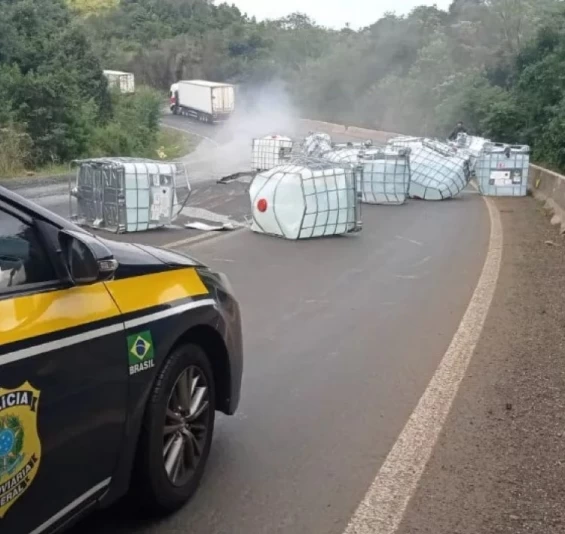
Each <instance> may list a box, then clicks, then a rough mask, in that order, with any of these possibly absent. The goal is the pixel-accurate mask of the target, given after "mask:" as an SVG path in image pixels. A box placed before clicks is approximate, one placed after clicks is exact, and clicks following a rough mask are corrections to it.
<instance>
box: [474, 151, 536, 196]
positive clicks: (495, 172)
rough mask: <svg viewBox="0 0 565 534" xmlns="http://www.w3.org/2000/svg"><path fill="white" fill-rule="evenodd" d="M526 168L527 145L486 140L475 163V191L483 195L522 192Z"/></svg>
mask: <svg viewBox="0 0 565 534" xmlns="http://www.w3.org/2000/svg"><path fill="white" fill-rule="evenodd" d="M529 168H530V147H529V146H527V145H505V144H500V143H487V144H486V145H485V147H484V149H483V152H482V154H481V156H480V157H479V159H478V160H477V164H476V166H475V173H476V176H477V182H478V184H479V191H480V192H481V194H482V195H485V196H495V197H503V196H506V197H523V196H526V195H527V194H528V173H529Z"/></svg>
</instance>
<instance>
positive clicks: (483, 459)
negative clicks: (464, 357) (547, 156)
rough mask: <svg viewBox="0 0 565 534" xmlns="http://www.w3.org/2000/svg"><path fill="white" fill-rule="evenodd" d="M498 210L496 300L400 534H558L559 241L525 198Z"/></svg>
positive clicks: (561, 458) (564, 336) (563, 336)
mask: <svg viewBox="0 0 565 534" xmlns="http://www.w3.org/2000/svg"><path fill="white" fill-rule="evenodd" d="M496 204H497V206H498V208H499V210H500V213H501V219H502V224H503V229H504V252H503V258H502V266H501V271H500V277H499V281H498V286H497V290H496V293H495V297H494V300H493V302H492V305H491V309H490V312H489V315H488V317H487V321H486V324H485V326H484V329H483V334H482V337H481V340H480V342H479V345H478V346H477V349H476V351H475V354H474V357H473V360H472V361H471V364H470V366H469V369H468V371H467V375H466V377H465V379H464V381H463V384H462V386H461V389H460V391H459V394H458V396H457V398H456V400H455V403H454V405H453V407H452V411H451V413H450V416H449V418H448V421H447V423H446V425H445V427H444V429H443V432H442V435H441V437H440V440H439V442H438V444H437V447H436V449H435V451H434V454H433V456H432V458H431V460H430V462H429V464H428V466H427V469H426V472H425V474H424V477H423V478H422V481H421V484H420V487H419V489H418V491H417V492H416V494H415V496H414V497H413V499H412V501H411V503H410V506H409V509H408V512H407V514H406V516H405V518H404V521H403V523H402V525H401V527H400V529H399V533H401V534H419V533H430V534H432V533H433V534H480V533H485V534H487V533H488V534H499V533H501V534H502V533H504V534H506V533H508V534H510V533H512V534H522V533H540V534H542V533H543V534H553V533H558V532H559V533H562V532H563V531H564V529H565V507H564V506H563V502H564V498H565V451H564V447H563V442H564V436H565V428H564V420H565V412H564V410H563V407H564V405H565V366H564V365H563V349H564V347H565V306H563V297H562V288H563V287H564V285H565V269H564V265H565V263H564V260H565V246H564V241H563V240H562V238H561V237H560V236H559V234H558V231H557V230H556V229H555V228H553V227H551V226H550V224H549V221H548V219H547V217H545V214H544V213H543V209H542V208H541V206H540V205H539V204H538V203H536V201H534V200H533V199H532V198H529V197H528V198H520V199H517V198H514V199H497V200H496Z"/></svg>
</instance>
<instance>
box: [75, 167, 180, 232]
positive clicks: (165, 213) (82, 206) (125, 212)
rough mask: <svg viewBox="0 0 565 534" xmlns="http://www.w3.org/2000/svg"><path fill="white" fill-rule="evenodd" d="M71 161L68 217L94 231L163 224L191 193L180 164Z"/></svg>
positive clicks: (174, 215)
mask: <svg viewBox="0 0 565 534" xmlns="http://www.w3.org/2000/svg"><path fill="white" fill-rule="evenodd" d="M73 165H75V166H77V168H78V170H77V174H76V177H73V178H71V180H70V182H69V202H70V206H69V208H70V219H71V220H72V221H73V222H75V223H77V224H80V225H85V226H90V227H92V228H96V229H103V230H108V231H110V232H114V233H118V234H121V233H126V232H143V231H146V230H151V229H155V228H162V227H165V226H169V225H171V223H172V222H173V221H174V220H175V219H176V218H177V216H178V215H179V213H180V212H181V211H182V209H183V208H184V206H185V205H186V202H187V201H188V198H189V196H190V194H191V187H190V183H189V181H188V173H187V170H186V167H185V165H184V164H183V163H174V162H162V161H154V160H150V159H134V158H93V159H85V160H76V161H74V162H73ZM179 199H180V200H179Z"/></svg>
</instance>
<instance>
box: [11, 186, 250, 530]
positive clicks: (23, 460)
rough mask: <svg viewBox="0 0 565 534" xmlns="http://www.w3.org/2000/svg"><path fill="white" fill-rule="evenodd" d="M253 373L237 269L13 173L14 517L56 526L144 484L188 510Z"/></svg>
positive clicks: (167, 505)
mask: <svg viewBox="0 0 565 534" xmlns="http://www.w3.org/2000/svg"><path fill="white" fill-rule="evenodd" d="M241 377H242V337H241V320H240V311H239V306H238V303H237V301H236V300H235V298H234V296H233V291H232V289H231V286H230V284H229V282H228V280H227V279H226V277H225V276H224V275H223V274H221V273H216V272H214V271H212V270H210V269H209V268H207V267H206V266H204V265H202V264H201V263H199V262H197V261H195V260H194V259H192V258H190V257H187V256H185V255H181V254H177V253H174V252H171V251H167V250H164V249H158V248H152V247H149V246H143V245H133V244H127V243H118V242H113V241H109V240H106V239H102V238H99V237H96V236H94V235H92V234H91V233H89V232H86V231H85V230H83V229H81V228H79V227H77V226H75V225H73V224H71V223H69V222H68V221H66V220H65V219H63V218H61V217H59V216H57V215H55V214H53V213H51V212H49V211H48V210H45V209H43V208H41V207H40V206H37V205H35V204H33V203H32V202H29V201H27V200H25V199H24V198H22V197H20V196H19V195H16V194H15V193H13V192H10V191H8V190H6V189H4V188H0V532H2V533H6V534H8V533H9V534H41V533H48V534H51V533H53V532H55V531H58V530H60V529H62V528H63V527H65V526H68V525H69V524H70V523H72V522H73V521H75V520H76V519H78V518H79V517H80V516H82V515H83V514H84V513H86V512H88V511H89V510H91V509H92V508H94V507H96V506H105V505H108V504H111V503H112V502H114V501H115V500H117V499H118V498H120V497H122V496H123V495H124V494H126V493H127V492H128V491H130V488H131V492H133V493H134V496H135V499H136V502H139V503H142V504H143V505H144V507H146V508H150V509H151V510H153V511H154V512H156V513H168V512H172V511H174V510H176V509H177V508H179V507H180V506H181V505H182V504H183V503H185V502H186V501H187V499H189V498H190V496H191V495H192V494H193V493H194V491H195V490H196V488H197V486H198V483H199V481H200V479H201V477H202V474H203V470H204V467H205V464H206V460H207V458H208V454H209V451H210V444H211V440H212V433H213V430H214V418H215V412H216V411H220V412H223V413H225V414H228V415H231V414H233V413H234V412H235V410H236V408H237V405H238V402H239V395H240V387H241Z"/></svg>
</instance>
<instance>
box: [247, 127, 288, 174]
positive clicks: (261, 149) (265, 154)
mask: <svg viewBox="0 0 565 534" xmlns="http://www.w3.org/2000/svg"><path fill="white" fill-rule="evenodd" d="M292 147H293V141H292V139H291V138H290V137H285V136H282V135H269V136H267V137H263V138H261V139H253V150H252V158H251V169H252V170H253V171H265V170H268V169H272V168H273V167H276V166H277V165H281V164H283V163H285V162H286V161H288V159H289V157H290V155H291V153H292Z"/></svg>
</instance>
